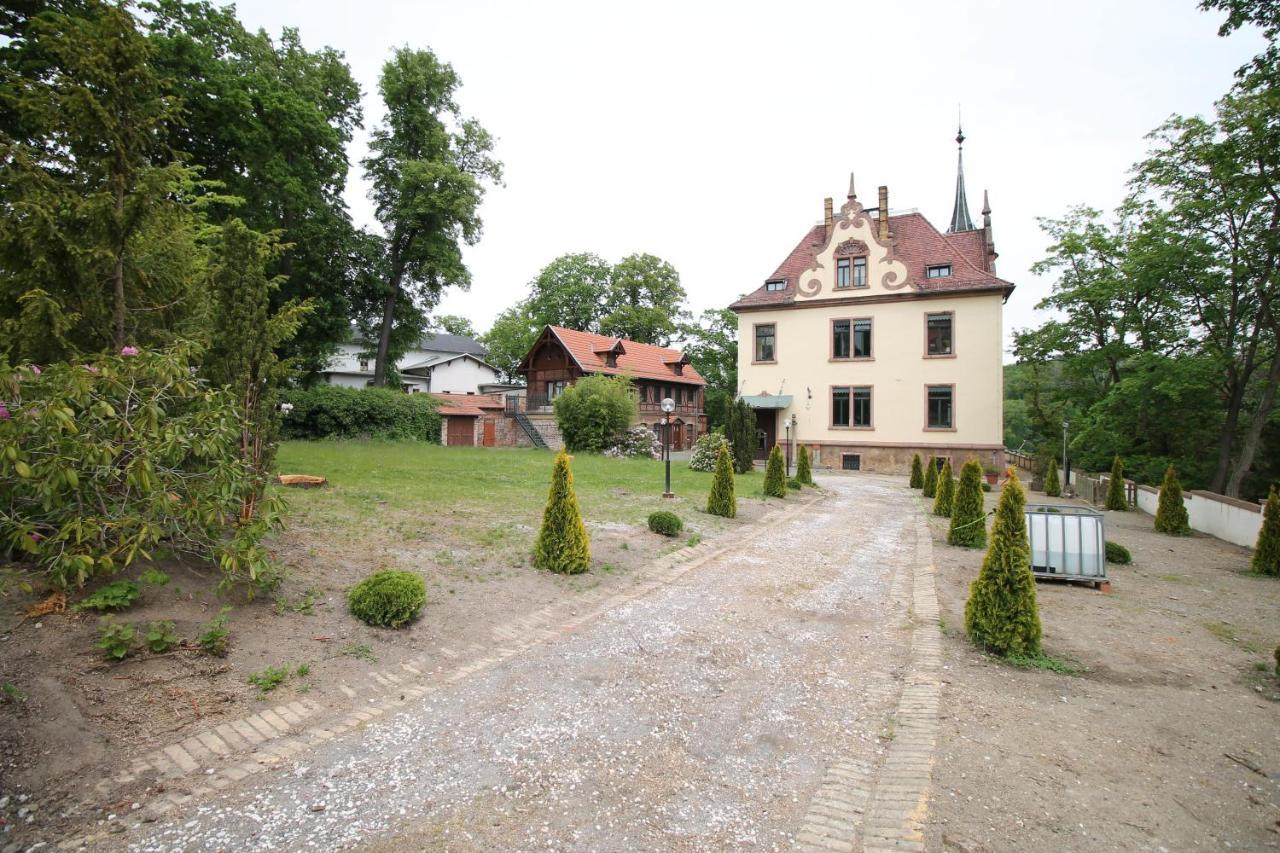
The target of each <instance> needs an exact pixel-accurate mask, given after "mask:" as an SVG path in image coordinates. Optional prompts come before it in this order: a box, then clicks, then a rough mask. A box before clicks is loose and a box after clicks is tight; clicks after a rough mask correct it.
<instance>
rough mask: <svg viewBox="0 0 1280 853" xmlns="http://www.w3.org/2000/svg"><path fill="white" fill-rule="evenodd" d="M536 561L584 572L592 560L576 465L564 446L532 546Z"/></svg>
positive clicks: (564, 570) (539, 564) (566, 570)
mask: <svg viewBox="0 0 1280 853" xmlns="http://www.w3.org/2000/svg"><path fill="white" fill-rule="evenodd" d="M533 564H534V566H536V567H537V568H539V569H542V570H544V571H548V572H556V573H557V574H563V575H577V574H581V573H583V572H585V571H586V570H587V567H588V566H589V565H590V564H591V543H590V541H589V540H588V538H587V528H586V525H584V524H583V523H582V512H581V510H579V509H578V496H577V495H576V494H575V493H574V490H573V469H572V468H571V467H570V465H569V456H568V454H566V453H565V452H564V451H563V450H562V451H560V452H559V453H557V454H556V461H555V465H554V467H553V468H552V471H551V490H550V492H549V493H548V494H547V507H546V510H545V511H544V512H543V514H542V526H541V527H540V528H539V529H538V538H537V541H536V542H535V543H534V546H533Z"/></svg>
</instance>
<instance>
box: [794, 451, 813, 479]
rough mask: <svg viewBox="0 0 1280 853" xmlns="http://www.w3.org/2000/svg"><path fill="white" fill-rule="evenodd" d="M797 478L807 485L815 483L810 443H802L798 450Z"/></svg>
mask: <svg viewBox="0 0 1280 853" xmlns="http://www.w3.org/2000/svg"><path fill="white" fill-rule="evenodd" d="M796 479H797V480H799V481H800V482H801V483H803V484H805V485H806V486H812V485H813V465H812V463H811V462H810V461H809V447H808V445H805V444H802V445H800V448H799V450H798V451H797V452H796Z"/></svg>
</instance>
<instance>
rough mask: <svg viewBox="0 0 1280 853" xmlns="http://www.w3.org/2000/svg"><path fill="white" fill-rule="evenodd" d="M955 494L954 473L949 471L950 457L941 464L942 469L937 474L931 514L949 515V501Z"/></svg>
mask: <svg viewBox="0 0 1280 853" xmlns="http://www.w3.org/2000/svg"><path fill="white" fill-rule="evenodd" d="M955 495H956V480H955V475H954V474H953V473H952V471H951V459H950V457H948V458H947V461H946V462H944V463H943V464H942V471H941V473H939V474H938V487H937V490H936V494H935V495H934V500H933V514H934V515H940V516H942V517H943V518H950V517H951V503H952V501H953V500H954V499H955Z"/></svg>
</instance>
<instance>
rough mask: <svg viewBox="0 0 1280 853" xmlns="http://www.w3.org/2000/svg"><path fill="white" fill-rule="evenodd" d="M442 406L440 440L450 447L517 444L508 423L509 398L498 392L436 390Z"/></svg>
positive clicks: (435, 395)
mask: <svg viewBox="0 0 1280 853" xmlns="http://www.w3.org/2000/svg"><path fill="white" fill-rule="evenodd" d="M431 396H432V397H434V398H435V399H436V400H437V401H438V402H439V403H440V407H439V409H437V412H439V414H440V421H441V423H440V443H441V444H443V445H445V446H446V447H498V446H507V445H510V444H514V443H515V440H514V436H513V435H512V434H511V428H510V425H509V424H508V423H507V422H506V417H505V415H506V401H505V400H504V399H503V398H502V397H501V396H500V395H497V394H471V393H463V394H447V393H435V392H432V393H431Z"/></svg>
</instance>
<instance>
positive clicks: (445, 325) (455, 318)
mask: <svg viewBox="0 0 1280 853" xmlns="http://www.w3.org/2000/svg"><path fill="white" fill-rule="evenodd" d="M434 322H435V326H436V328H438V329H440V330H441V331H443V332H448V333H449V334H451V335H462V336H464V337H468V338H476V337H479V335H477V334H476V327H475V326H473V325H471V321H470V320H468V319H467V318H466V317H461V316H459V315H457V314H439V315H437V316H436V317H435V318H434Z"/></svg>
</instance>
